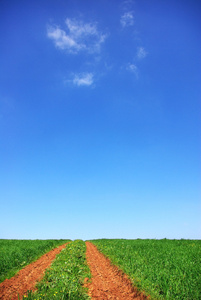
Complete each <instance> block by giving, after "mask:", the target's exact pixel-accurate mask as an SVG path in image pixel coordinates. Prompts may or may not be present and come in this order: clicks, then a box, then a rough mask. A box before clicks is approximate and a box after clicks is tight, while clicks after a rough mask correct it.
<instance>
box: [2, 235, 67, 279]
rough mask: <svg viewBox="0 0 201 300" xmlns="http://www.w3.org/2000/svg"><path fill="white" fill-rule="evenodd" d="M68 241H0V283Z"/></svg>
mask: <svg viewBox="0 0 201 300" xmlns="http://www.w3.org/2000/svg"><path fill="white" fill-rule="evenodd" d="M67 241H69V240H0V254H1V255H0V282H2V281H4V279H6V278H10V277H12V276H14V275H15V273H17V272H18V271H19V270H20V269H22V268H23V267H25V266H26V265H28V264H30V263H31V262H32V261H34V260H36V259H37V258H39V257H40V256H41V255H43V254H44V253H46V252H48V251H50V250H51V249H54V248H56V247H57V246H59V245H62V244H64V243H66V242H67Z"/></svg>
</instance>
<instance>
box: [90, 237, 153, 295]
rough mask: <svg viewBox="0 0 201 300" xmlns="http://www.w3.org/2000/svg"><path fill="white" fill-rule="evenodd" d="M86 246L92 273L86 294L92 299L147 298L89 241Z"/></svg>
mask: <svg viewBox="0 0 201 300" xmlns="http://www.w3.org/2000/svg"><path fill="white" fill-rule="evenodd" d="M86 246H87V252H86V257H87V263H88V265H89V267H90V270H91V274H92V282H89V281H87V282H86V284H85V286H86V287H88V290H89V292H88V294H89V296H90V297H91V299H92V300H95V299H99V300H107V299H110V300H131V299H136V300H143V299H149V298H148V297H146V296H145V295H143V294H140V293H139V292H138V291H137V289H135V288H134V287H133V286H132V283H131V281H130V280H129V279H128V276H127V275H125V274H123V272H122V271H121V270H119V269H118V268H117V267H116V266H113V265H111V263H110V261H109V259H107V258H106V257H105V256H104V255H103V254H101V253H100V252H99V251H98V250H97V248H96V247H95V246H94V245H93V244H92V243H90V242H86Z"/></svg>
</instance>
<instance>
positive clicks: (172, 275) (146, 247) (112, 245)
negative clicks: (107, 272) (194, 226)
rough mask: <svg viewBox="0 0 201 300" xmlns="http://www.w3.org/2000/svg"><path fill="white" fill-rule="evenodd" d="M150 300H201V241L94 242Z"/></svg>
mask: <svg viewBox="0 0 201 300" xmlns="http://www.w3.org/2000/svg"><path fill="white" fill-rule="evenodd" d="M92 242H93V243H94V244H95V245H96V246H97V247H98V249H99V250H100V251H101V252H102V253H103V254H105V255H106V256H107V257H109V258H110V260H111V261H112V263H113V264H115V265H118V266H119V268H120V269H122V270H123V271H124V272H125V273H127V274H128V275H129V277H130V279H131V280H132V282H133V284H134V286H136V287H137V288H138V289H139V290H141V291H144V292H145V293H146V294H147V295H151V298H152V299H182V300H185V299H186V300H187V299H188V300H195V299H201V241H200V240H167V239H163V240H140V239H138V240H104V239H103V240H93V241H92Z"/></svg>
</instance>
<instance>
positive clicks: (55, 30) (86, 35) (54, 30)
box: [47, 18, 106, 54]
mask: <svg viewBox="0 0 201 300" xmlns="http://www.w3.org/2000/svg"><path fill="white" fill-rule="evenodd" d="M65 24H66V28H65V30H64V29H61V28H60V27H59V26H57V25H54V26H48V28H47V36H48V38H50V39H52V40H53V41H54V43H55V46H56V47H58V48H60V49H63V50H67V51H68V52H69V53H74V54H75V53H78V52H79V51H87V52H89V53H94V52H99V51H100V47H101V45H102V43H103V42H104V41H105V39H106V34H103V33H102V32H100V31H98V29H97V25H96V23H84V22H82V21H80V20H76V19H69V18H67V19H66V21H65Z"/></svg>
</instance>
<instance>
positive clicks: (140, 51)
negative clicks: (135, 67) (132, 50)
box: [137, 47, 147, 59]
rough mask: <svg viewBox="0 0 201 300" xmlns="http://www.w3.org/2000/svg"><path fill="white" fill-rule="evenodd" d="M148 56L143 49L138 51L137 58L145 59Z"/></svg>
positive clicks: (140, 48)
mask: <svg viewBox="0 0 201 300" xmlns="http://www.w3.org/2000/svg"><path fill="white" fill-rule="evenodd" d="M146 56H147V52H146V51H145V49H144V48H143V47H139V48H138V50H137V58H138V59H142V58H145V57H146Z"/></svg>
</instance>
